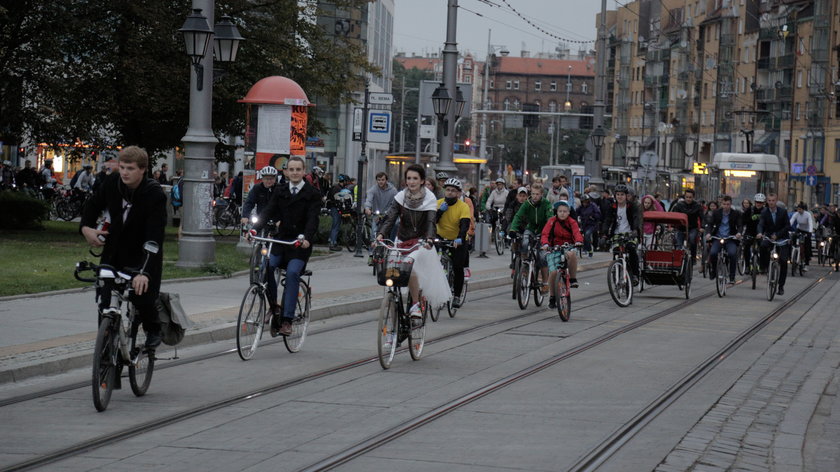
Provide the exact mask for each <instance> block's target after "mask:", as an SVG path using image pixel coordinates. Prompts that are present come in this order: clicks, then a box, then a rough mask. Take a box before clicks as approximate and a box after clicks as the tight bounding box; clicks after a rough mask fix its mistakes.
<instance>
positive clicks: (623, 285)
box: [607, 233, 638, 307]
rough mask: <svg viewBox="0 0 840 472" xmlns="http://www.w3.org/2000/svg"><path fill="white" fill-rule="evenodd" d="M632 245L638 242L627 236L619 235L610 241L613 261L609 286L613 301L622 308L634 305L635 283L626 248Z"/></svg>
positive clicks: (608, 271) (634, 238) (608, 272)
mask: <svg viewBox="0 0 840 472" xmlns="http://www.w3.org/2000/svg"><path fill="white" fill-rule="evenodd" d="M628 234H629V233H628ZM631 243H632V244H637V243H638V240H637V239H636V237H634V236H628V235H626V234H617V235H615V236H613V237H612V240H611V241H610V244H611V249H610V250H611V251H612V254H613V261H612V263H610V267H609V268H608V269H607V286H608V288H609V290H610V296H611V297H612V299H613V301H614V302H615V304H616V305H618V306H620V307H626V306H629V305H630V304H631V303H633V281H632V278H631V276H630V269H629V268H628V260H627V258H628V257H629V256H628V254H627V249H626V248H625V246H626V245H627V244H631Z"/></svg>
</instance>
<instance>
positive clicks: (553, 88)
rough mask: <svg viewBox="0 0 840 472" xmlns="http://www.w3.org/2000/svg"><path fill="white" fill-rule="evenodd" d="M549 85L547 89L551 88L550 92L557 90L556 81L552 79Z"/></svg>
mask: <svg viewBox="0 0 840 472" xmlns="http://www.w3.org/2000/svg"><path fill="white" fill-rule="evenodd" d="M549 87H550V88H549V90H551V91H552V92H556V91H557V81H556V80H552V81H551V85H550V86H549Z"/></svg>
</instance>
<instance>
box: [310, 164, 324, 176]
mask: <svg viewBox="0 0 840 472" xmlns="http://www.w3.org/2000/svg"><path fill="white" fill-rule="evenodd" d="M312 172H314V173H316V174H318V175H319V176H321V175H324V169H322V168H321V167H319V166H315V167H313V168H312Z"/></svg>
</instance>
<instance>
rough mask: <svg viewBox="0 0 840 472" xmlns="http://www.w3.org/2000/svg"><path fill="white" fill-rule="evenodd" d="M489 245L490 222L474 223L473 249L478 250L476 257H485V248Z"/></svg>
mask: <svg viewBox="0 0 840 472" xmlns="http://www.w3.org/2000/svg"><path fill="white" fill-rule="evenodd" d="M488 247H490V224H489V223H476V224H475V249H476V251H478V257H481V258H487V254H486V252H487V248H488Z"/></svg>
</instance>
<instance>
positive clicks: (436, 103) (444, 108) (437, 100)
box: [432, 84, 452, 136]
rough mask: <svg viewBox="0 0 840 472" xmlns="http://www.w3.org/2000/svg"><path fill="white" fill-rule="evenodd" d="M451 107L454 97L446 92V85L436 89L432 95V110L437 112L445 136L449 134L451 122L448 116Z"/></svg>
mask: <svg viewBox="0 0 840 472" xmlns="http://www.w3.org/2000/svg"><path fill="white" fill-rule="evenodd" d="M451 106H452V97H450V96H449V92H448V91H447V90H446V87H445V86H444V84H440V86H438V88H436V89H435V91H434V92H433V93H432V109H433V110H434V111H435V115H436V116H437V118H438V120H439V121H440V122H441V124H442V125H443V135H444V136H447V135H448V134H449V120H447V119H446V116H447V115H448V114H449V108H450V107H451Z"/></svg>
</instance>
